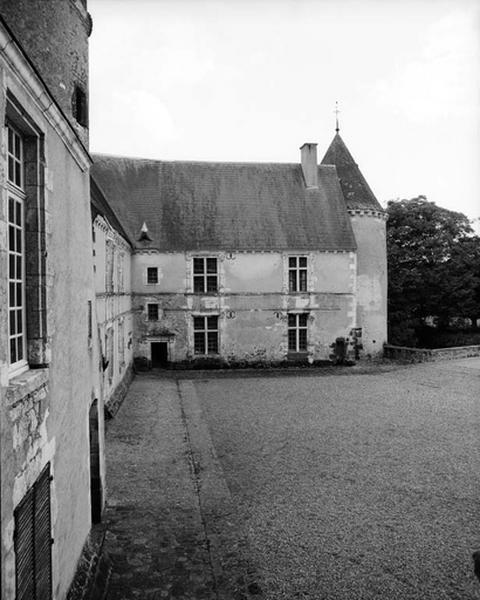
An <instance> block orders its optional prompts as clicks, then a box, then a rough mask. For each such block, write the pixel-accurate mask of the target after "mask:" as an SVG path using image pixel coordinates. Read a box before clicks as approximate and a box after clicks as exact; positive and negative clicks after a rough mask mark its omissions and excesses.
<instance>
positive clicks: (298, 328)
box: [288, 313, 308, 352]
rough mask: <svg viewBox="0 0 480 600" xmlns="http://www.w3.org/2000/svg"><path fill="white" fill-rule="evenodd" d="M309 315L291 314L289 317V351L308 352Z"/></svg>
mask: <svg viewBox="0 0 480 600" xmlns="http://www.w3.org/2000/svg"><path fill="white" fill-rule="evenodd" d="M307 322H308V314H307V313H298V314H297V313H289V315H288V351H289V352H305V351H306V350H307V329H308V328H307Z"/></svg>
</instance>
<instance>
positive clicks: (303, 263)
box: [298, 256, 307, 267]
mask: <svg viewBox="0 0 480 600" xmlns="http://www.w3.org/2000/svg"><path fill="white" fill-rule="evenodd" d="M298 263H299V264H298V266H299V267H306V266H307V257H306V256H301V257H300V258H299V259H298Z"/></svg>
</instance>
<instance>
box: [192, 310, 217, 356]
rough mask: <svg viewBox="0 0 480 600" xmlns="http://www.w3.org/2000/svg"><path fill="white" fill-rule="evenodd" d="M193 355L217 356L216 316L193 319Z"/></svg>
mask: <svg viewBox="0 0 480 600" xmlns="http://www.w3.org/2000/svg"><path fill="white" fill-rule="evenodd" d="M193 331H194V344H195V347H194V351H195V354H218V316H217V315H212V316H202V317H193Z"/></svg>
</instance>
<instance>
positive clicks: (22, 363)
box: [5, 122, 28, 377]
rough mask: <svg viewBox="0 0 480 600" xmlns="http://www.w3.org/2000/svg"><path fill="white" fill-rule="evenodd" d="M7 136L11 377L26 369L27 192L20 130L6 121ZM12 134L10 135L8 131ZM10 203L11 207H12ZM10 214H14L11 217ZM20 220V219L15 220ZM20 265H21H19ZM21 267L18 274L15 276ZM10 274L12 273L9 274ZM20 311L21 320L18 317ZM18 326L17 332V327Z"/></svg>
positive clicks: (9, 357) (8, 294)
mask: <svg viewBox="0 0 480 600" xmlns="http://www.w3.org/2000/svg"><path fill="white" fill-rule="evenodd" d="M5 131H6V137H7V157H8V158H7V163H8V165H7V211H6V213H7V238H8V239H7V254H8V277H7V279H8V286H7V306H8V325H7V326H8V349H7V360H8V372H9V376H10V377H14V376H16V375H19V374H20V373H23V372H24V371H26V370H27V369H28V357H27V351H28V350H27V348H28V345H27V295H26V286H27V277H26V271H25V267H26V260H25V255H26V244H25V237H26V236H25V227H26V223H25V212H26V206H25V205H26V193H25V189H24V185H25V162H24V139H23V136H22V134H21V133H20V132H19V131H18V130H17V129H16V128H15V127H14V126H12V125H11V124H10V123H9V122H7V124H6V125H5ZM10 134H11V135H10ZM11 139H12V140H13V146H14V147H15V146H16V142H17V141H18V145H19V156H17V155H16V154H15V149H14V150H13V152H11V148H10V140H11ZM10 159H12V161H13V163H14V168H13V175H14V180H11V179H10V168H9V167H10ZM17 165H19V170H18V173H19V182H18V183H17V180H16V175H17V169H16V166H17ZM11 205H13V207H14V208H13V210H11ZM17 207H20V211H17ZM12 215H13V217H12ZM18 221H19V222H18ZM12 231H14V232H15V233H14V235H13V240H12V238H11V232H12ZM18 231H20V239H19V237H18V233H17V232H18ZM18 242H20V250H19V248H18ZM12 245H13V249H12ZM12 265H13V271H14V273H12ZM19 267H20V269H19ZM18 271H20V277H19V276H18ZM12 275H13V276H12ZM19 285H20V286H21V291H20V295H21V298H20V301H21V303H20V304H19V303H18V300H19V298H18V296H19V294H18V286H19ZM12 288H13V289H14V296H15V299H14V300H15V301H14V303H13V304H12V294H11V291H12ZM12 313H13V314H14V315H15V316H14V317H13V325H14V329H15V333H13V334H12V316H11V315H12ZM18 314H20V321H19V319H18ZM19 330H20V333H18V331H19ZM14 339H15V340H16V341H15V342H14V345H15V358H16V360H14V361H12V341H13V340H14ZM19 339H20V340H21V342H20V343H21V346H20V348H21V350H20V352H19V346H18V340H19ZM19 354H21V358H20V359H18V355H19Z"/></svg>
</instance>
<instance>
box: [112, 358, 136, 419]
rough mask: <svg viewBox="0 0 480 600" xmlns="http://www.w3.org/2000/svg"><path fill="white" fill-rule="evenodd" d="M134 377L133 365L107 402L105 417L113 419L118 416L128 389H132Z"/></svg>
mask: <svg viewBox="0 0 480 600" xmlns="http://www.w3.org/2000/svg"><path fill="white" fill-rule="evenodd" d="M133 377H134V372H133V365H130V366H129V367H128V368H127V370H126V371H125V375H124V376H123V378H122V380H121V381H120V383H119V384H118V385H117V387H116V388H115V390H114V391H113V393H112V394H111V396H110V398H109V399H108V400H107V401H106V402H105V417H106V418H107V419H111V418H112V417H114V416H115V415H116V414H117V412H118V409H119V408H120V405H121V404H122V402H123V399H124V398H125V395H126V393H127V391H128V388H129V387H130V383H131V382H132V379H133Z"/></svg>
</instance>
